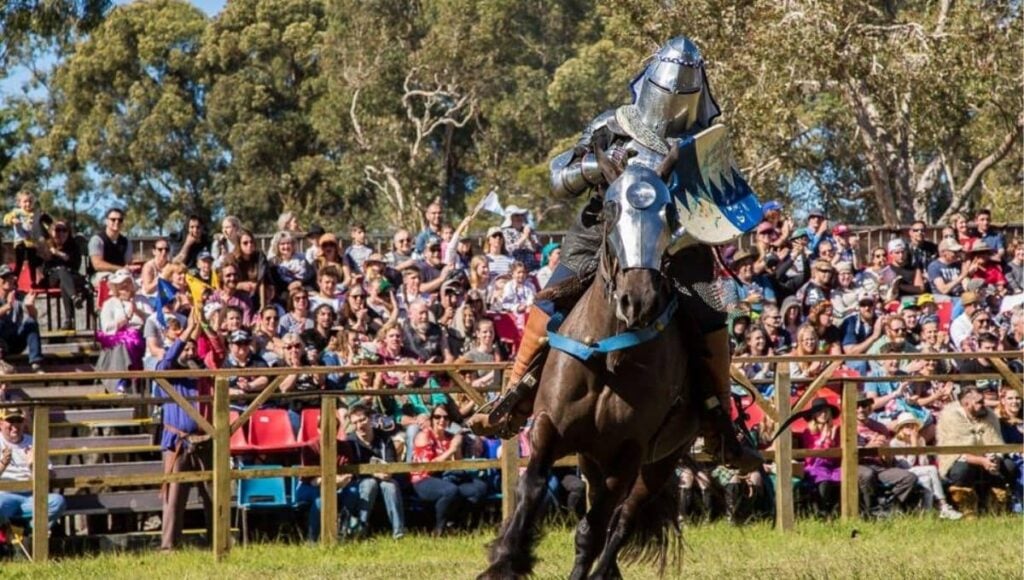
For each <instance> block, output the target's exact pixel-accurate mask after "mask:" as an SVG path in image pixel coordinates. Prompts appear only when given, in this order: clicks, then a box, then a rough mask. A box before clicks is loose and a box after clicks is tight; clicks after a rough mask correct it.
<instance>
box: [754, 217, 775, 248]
mask: <svg viewBox="0 0 1024 580" xmlns="http://www.w3.org/2000/svg"><path fill="white" fill-rule="evenodd" d="M778 237H779V231H778V230H776V229H775V225H774V224H773V223H772V222H770V221H767V220H765V221H762V222H761V223H759V224H757V229H756V230H755V231H754V239H755V241H756V244H757V249H758V253H759V254H760V255H762V256H764V255H767V254H768V252H769V250H771V248H772V247H773V245H774V244H775V241H776V240H777V239H778Z"/></svg>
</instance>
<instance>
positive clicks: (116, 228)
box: [87, 207, 132, 306]
mask: <svg viewBox="0 0 1024 580" xmlns="http://www.w3.org/2000/svg"><path fill="white" fill-rule="evenodd" d="M124 215H125V214H124V210H123V209H121V208H116V207H113V208H110V209H108V210H107V214H106V215H105V216H104V220H103V221H104V224H105V225H104V228H103V230H102V231H100V232H99V233H96V234H94V235H93V236H92V237H91V238H89V264H88V268H87V270H88V271H89V272H92V273H93V274H94V275H93V279H92V285H93V286H94V287H96V288H99V287H100V281H101V280H103V279H104V278H106V277H107V276H109V275H111V274H113V273H114V272H117V271H118V270H120V269H121V268H124V267H125V266H127V265H128V264H131V263H132V245H131V242H130V241H129V240H128V238H127V237H126V236H124V235H122V234H121V228H122V227H123V226H124ZM100 306H102V305H100Z"/></svg>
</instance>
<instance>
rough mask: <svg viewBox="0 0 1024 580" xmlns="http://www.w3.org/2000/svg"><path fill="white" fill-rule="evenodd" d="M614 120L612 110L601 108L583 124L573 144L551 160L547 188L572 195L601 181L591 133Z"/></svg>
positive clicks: (594, 134) (605, 127) (598, 131)
mask: <svg viewBox="0 0 1024 580" xmlns="http://www.w3.org/2000/svg"><path fill="white" fill-rule="evenodd" d="M614 121H615V111H605V112H604V113H601V114H600V115H598V116H597V117H594V120H593V121H591V122H590V124H589V125H587V128H586V129H584V130H583V133H582V134H581V135H580V138H579V140H578V141H576V145H574V146H573V148H572V149H570V150H568V151H565V152H563V153H561V154H559V155H557V156H555V158H554V159H552V160H551V164H550V171H551V190H552V191H553V192H554V193H555V194H556V195H558V196H562V197H576V196H578V195H580V194H581V193H583V192H585V191H587V190H588V189H590V188H592V187H594V186H597V185H600V184H601V183H602V182H603V181H604V176H602V175H601V168H600V167H598V165H597V156H596V155H594V152H593V145H594V138H595V136H596V135H597V134H598V133H600V132H602V131H605V130H608V123H609V122H612V123H614Z"/></svg>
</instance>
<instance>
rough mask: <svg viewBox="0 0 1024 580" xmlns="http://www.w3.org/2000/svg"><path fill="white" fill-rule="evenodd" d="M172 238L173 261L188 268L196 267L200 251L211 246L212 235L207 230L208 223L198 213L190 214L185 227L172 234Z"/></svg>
mask: <svg viewBox="0 0 1024 580" xmlns="http://www.w3.org/2000/svg"><path fill="white" fill-rule="evenodd" d="M171 238H172V239H171V241H172V242H173V243H172V246H171V256H172V258H171V261H172V262H174V263H175V264H182V265H184V266H185V267H186V268H195V267H196V258H198V256H199V252H203V251H206V250H207V248H209V247H210V235H209V233H207V231H206V225H205V224H204V223H203V220H202V218H200V217H199V216H197V215H190V216H188V219H187V220H185V227H184V228H183V229H182V230H181V232H178V233H177V234H172V235H171Z"/></svg>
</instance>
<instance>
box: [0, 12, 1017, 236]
mask: <svg viewBox="0 0 1024 580" xmlns="http://www.w3.org/2000/svg"><path fill="white" fill-rule="evenodd" d="M108 4H109V3H108V2H106V1H102V0H78V1H69V0H64V1H54V2H41V1H38V0H35V1H31V0H12V1H10V2H8V3H7V4H5V6H4V7H3V8H2V9H0V18H2V20H0V25H2V26H3V31H4V33H5V40H8V39H9V42H7V43H6V44H5V45H4V51H5V52H4V53H3V54H2V55H0V74H3V73H4V69H3V68H2V67H3V63H4V62H6V61H9V60H11V58H13V56H18V55H25V54H32V51H33V50H37V48H36V47H38V46H43V45H47V43H49V45H51V46H52V45H57V46H59V47H62V50H61V52H60V53H59V54H58V56H59V57H60V60H59V61H58V64H57V67H56V69H55V71H54V72H53V76H52V78H50V77H45V82H46V83H47V86H46V88H47V89H48V92H47V94H46V96H45V98H43V99H39V98H37V97H27V96H23V97H19V98H15V99H12V100H10V101H9V102H8V103H6V104H4V105H0V107H3V108H2V109H0V115H2V116H0V143H3V144H5V145H6V146H5V147H4V150H3V156H2V157H0V178H2V179H3V180H4V183H5V184H6V187H7V188H13V187H16V186H17V185H18V184H21V183H26V182H31V183H36V184H39V186H40V187H41V188H42V189H43V190H45V191H47V192H53V193H54V195H53V197H52V201H53V202H54V203H69V200H75V201H76V202H78V205H81V204H82V203H83V202H84V203H85V207H86V208H88V207H90V206H95V205H100V206H103V205H107V204H109V203H111V201H112V200H111V198H113V199H116V200H117V201H118V202H121V203H125V204H126V205H128V207H129V208H130V211H131V213H132V214H133V219H132V222H133V223H135V224H141V225H140V226H139V227H142V228H145V229H158V228H160V227H165V226H168V224H169V223H170V222H171V221H174V220H175V219H177V218H179V217H181V214H183V213H185V212H187V211H198V212H200V213H204V214H215V215H221V214H224V213H233V214H237V215H239V216H240V217H242V218H243V220H244V221H246V222H247V223H249V224H251V225H253V226H254V227H256V228H258V229H266V228H268V227H269V226H270V224H271V223H272V222H273V221H274V219H275V218H276V216H277V214H278V213H279V212H281V211H285V210H288V211H295V212H297V213H298V214H299V215H300V216H301V217H302V220H303V223H307V224H308V223H312V222H313V221H318V222H320V223H322V224H323V225H324V226H327V227H335V228H336V227H340V226H341V225H343V224H345V223H347V222H350V221H351V220H353V219H359V220H362V221H367V222H369V224H370V225H371V228H374V227H376V228H393V227H396V226H398V225H405V226H407V227H411V228H418V227H420V220H421V215H422V209H423V208H424V206H425V205H426V204H427V203H429V201H431V200H433V199H435V198H440V199H442V200H443V201H444V203H445V206H446V208H447V210H448V212H449V217H450V218H452V219H454V218H457V217H459V216H461V215H462V214H463V213H464V211H465V210H466V208H467V207H469V206H471V204H472V203H473V202H474V201H476V200H477V199H479V197H480V196H481V195H483V194H484V193H485V192H486V191H489V190H490V189H491V188H493V187H498V188H499V191H500V192H501V195H502V200H503V202H505V203H516V204H518V205H526V206H529V207H532V208H534V209H535V210H537V214H538V215H539V216H540V217H541V227H542V228H545V229H554V228H559V227H564V226H566V225H567V224H568V223H569V222H570V221H571V220H572V218H573V212H574V205H575V204H574V203H566V202H565V201H563V200H557V199H552V198H551V197H550V195H549V192H548V184H547V162H548V159H550V157H551V156H552V155H553V154H555V153H557V152H559V151H562V150H565V149H566V148H567V147H569V146H571V144H572V143H573V142H574V141H575V139H576V138H577V136H578V134H579V131H580V130H581V129H582V128H583V127H584V126H585V124H586V123H587V122H588V121H589V120H590V119H592V118H593V117H594V116H595V115H597V114H598V113H600V112H602V111H604V110H607V109H610V108H613V107H616V106H619V105H621V104H624V103H625V102H626V101H627V100H628V90H627V89H628V87H627V83H628V82H629V80H630V79H632V78H633V77H634V75H636V74H637V72H638V71H639V70H640V69H641V67H642V64H643V61H644V59H645V58H646V57H647V56H648V55H650V54H651V53H652V52H653V51H654V50H656V49H657V47H658V46H659V45H660V44H661V43H662V42H663V41H664V40H666V39H667V38H670V37H672V36H676V35H680V34H685V35H689V36H691V37H692V38H693V39H694V40H695V41H696V42H697V43H698V45H699V46H701V48H702V49H703V51H704V54H705V57H706V60H707V65H708V75H709V80H710V83H711V87H712V90H713V93H714V95H715V97H716V99H717V101H718V102H719V104H720V105H721V107H722V110H723V113H724V114H723V117H722V120H723V121H724V122H725V123H727V124H728V126H729V128H730V133H731V135H732V138H733V149H734V151H735V154H736V156H737V158H738V160H739V164H740V166H741V167H742V168H743V169H744V171H745V172H746V173H747V175H748V177H749V179H750V181H751V183H752V184H753V185H754V187H755V190H757V191H758V192H759V193H760V194H761V196H762V197H763V198H765V199H770V198H779V199H783V200H786V201H791V202H794V205H795V206H796V207H797V208H799V206H800V205H801V204H804V203H814V204H815V205H818V204H823V205H824V206H825V207H826V210H827V211H828V212H829V213H830V214H831V215H833V216H835V217H836V218H837V219H840V220H843V221H849V222H852V223H877V222H886V223H898V222H905V221H907V220H909V219H911V218H913V217H920V218H924V219H927V220H929V221H935V220H939V219H941V218H943V217H944V216H945V215H947V214H948V213H950V212H952V211H955V210H960V209H971V208H972V207H976V206H978V205H979V204H992V205H993V207H994V208H995V209H996V210H997V218H1000V217H1001V218H1004V219H1018V218H1019V216H1020V212H1021V203H1020V196H1019V188H1020V179H1021V178H1020V176H1021V174H1022V172H1024V168H1022V162H1021V159H1022V155H1021V154H1020V153H1021V132H1022V129H1024V115H1022V106H1021V97H1020V95H1021V81H1020V74H1019V73H1020V70H1021V54H1022V42H1021V39H1022V37H1024V34H1022V32H1024V26H1022V22H1024V18H1022V15H1021V9H1020V5H1019V4H1018V3H984V6H985V8H984V9H979V4H978V3H976V2H958V3H954V2H923V1H914V2H903V3H891V2H890V3H884V4H882V5H879V4H878V3H876V2H870V1H869V0H853V1H849V2H812V1H804V0H797V1H793V2H776V1H774V0H751V1H749V2H741V3H736V2H730V1H727V0H705V1H703V2H687V3H679V2H663V1H662V0H619V1H617V2H614V3H599V2H596V1H595V0H560V1H552V0H528V1H521V0H493V1H489V2H480V1H474V0H432V1H430V2H422V1H413V2H410V1H408V0H330V1H324V0H232V1H231V2H229V3H227V5H226V7H225V9H224V11H223V12H222V13H221V14H219V15H217V16H216V17H214V18H212V19H208V18H206V17H205V16H204V15H203V14H202V13H201V12H199V11H198V10H197V9H195V8H194V7H192V6H191V5H189V4H188V3H187V2H185V0H149V1H146V2H136V3H133V4H130V5H127V6H122V7H119V8H116V9H114V10H108V9H107V8H108ZM36 9H39V10H36ZM2 59H6V61H5V60H2ZM158 218H159V219H158ZM480 225H483V224H480Z"/></svg>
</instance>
